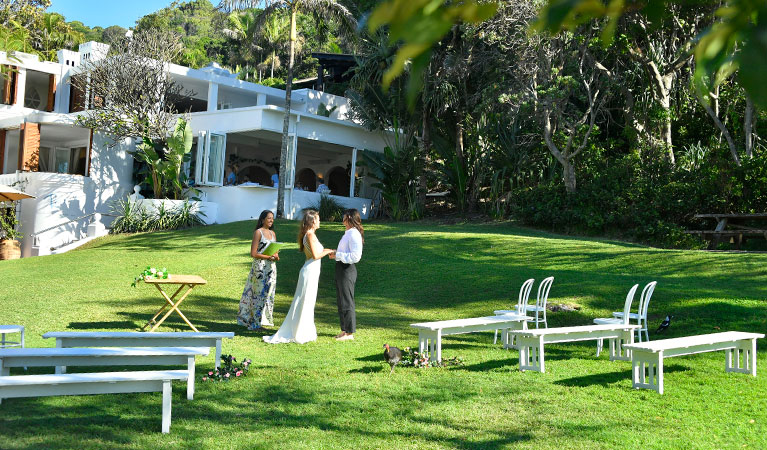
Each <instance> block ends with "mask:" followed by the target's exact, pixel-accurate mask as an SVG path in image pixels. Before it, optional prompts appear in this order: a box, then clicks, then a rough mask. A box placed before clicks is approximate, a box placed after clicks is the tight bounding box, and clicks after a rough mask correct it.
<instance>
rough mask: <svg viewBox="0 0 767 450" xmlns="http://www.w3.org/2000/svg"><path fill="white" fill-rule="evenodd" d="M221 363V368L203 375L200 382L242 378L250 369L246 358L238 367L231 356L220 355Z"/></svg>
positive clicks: (235, 360) (235, 359)
mask: <svg viewBox="0 0 767 450" xmlns="http://www.w3.org/2000/svg"><path fill="white" fill-rule="evenodd" d="M221 362H222V364H221V367H217V368H216V369H215V370H212V371H209V372H208V374H207V375H203V377H202V381H229V380H231V379H234V378H242V377H244V376H245V375H247V373H248V369H249V368H250V359H248V358H246V359H244V360H243V361H242V363H241V364H239V365H238V364H237V358H235V357H233V356H232V355H221Z"/></svg>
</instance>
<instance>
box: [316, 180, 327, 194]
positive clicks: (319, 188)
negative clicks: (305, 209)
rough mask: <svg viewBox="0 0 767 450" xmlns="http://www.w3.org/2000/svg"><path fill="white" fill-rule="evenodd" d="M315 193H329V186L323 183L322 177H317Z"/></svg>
mask: <svg viewBox="0 0 767 450" xmlns="http://www.w3.org/2000/svg"><path fill="white" fill-rule="evenodd" d="M317 193H318V194H330V188H329V187H328V186H327V185H326V184H325V181H324V180H323V179H322V177H317Z"/></svg>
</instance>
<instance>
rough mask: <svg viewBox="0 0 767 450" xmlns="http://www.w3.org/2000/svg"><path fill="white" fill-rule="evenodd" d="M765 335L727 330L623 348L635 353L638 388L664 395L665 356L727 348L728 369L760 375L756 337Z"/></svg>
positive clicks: (633, 363) (634, 380)
mask: <svg viewBox="0 0 767 450" xmlns="http://www.w3.org/2000/svg"><path fill="white" fill-rule="evenodd" d="M763 337H764V334H761V333H743V332H740V331H725V332H722V333H712V334H701V335H698V336H686V337H680V338H673V339H664V340H662V341H653V342H642V343H637V344H630V345H624V346H623V348H624V349H626V350H628V351H630V352H631V365H632V371H631V373H632V375H631V377H632V382H633V386H634V388H636V389H639V388H645V389H652V390H654V391H657V392H658V393H659V394H663V358H671V357H673V356H683V355H692V354H695V353H704V352H713V351H717V350H726V351H727V360H726V363H725V368H724V370H725V372H739V373H748V374H751V375H753V376H756V340H757V339H759V338H763Z"/></svg>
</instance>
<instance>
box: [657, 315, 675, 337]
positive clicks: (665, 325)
mask: <svg viewBox="0 0 767 450" xmlns="http://www.w3.org/2000/svg"><path fill="white" fill-rule="evenodd" d="M673 318H674V316H666V318H665V319H663V322H661V324H660V326H659V327H658V329H657V330H655V332H656V333H661V332H663V331H666V329H667V328H668V326H669V325H670V324H671V319H673Z"/></svg>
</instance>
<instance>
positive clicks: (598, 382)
mask: <svg viewBox="0 0 767 450" xmlns="http://www.w3.org/2000/svg"><path fill="white" fill-rule="evenodd" d="M689 370H690V368H689V367H685V366H683V365H681V364H671V365H668V366H664V367H663V373H674V372H686V371H689ZM625 380H631V370H621V371H617V372H605V373H594V374H591V375H583V376H578V377H572V378H564V379H561V380H557V381H554V384H557V385H560V386H569V387H587V386H605V387H607V386H609V385H611V384H615V383H620V382H622V381H625Z"/></svg>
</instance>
